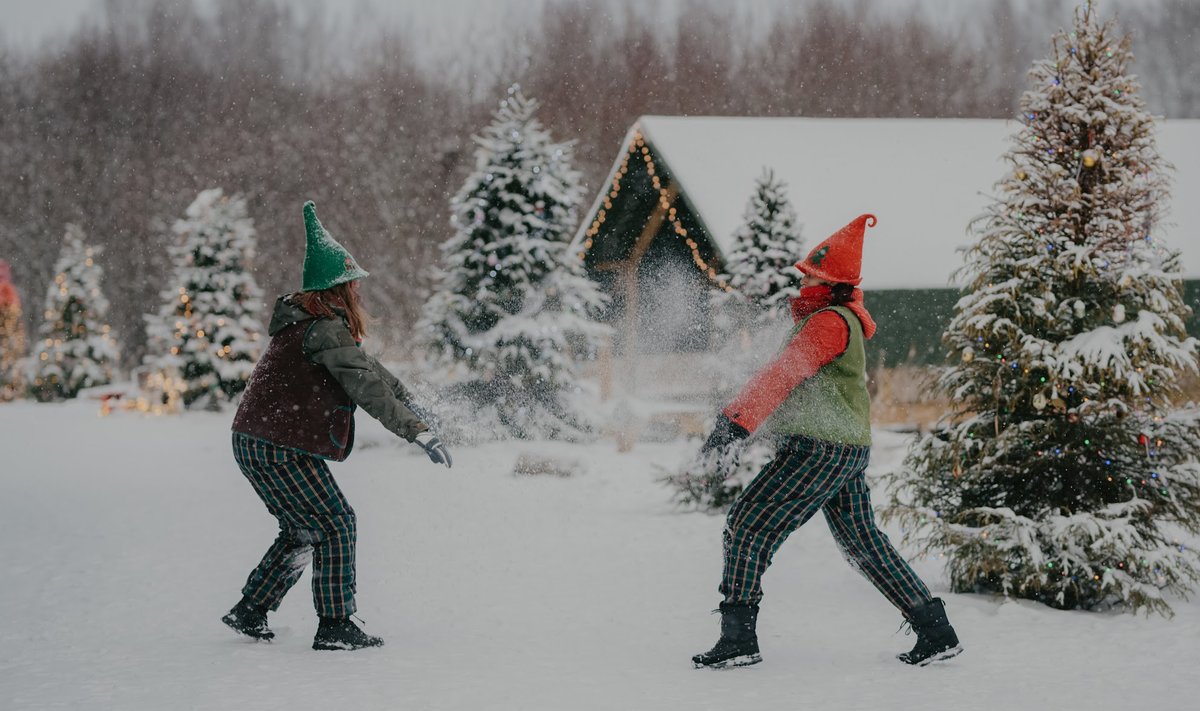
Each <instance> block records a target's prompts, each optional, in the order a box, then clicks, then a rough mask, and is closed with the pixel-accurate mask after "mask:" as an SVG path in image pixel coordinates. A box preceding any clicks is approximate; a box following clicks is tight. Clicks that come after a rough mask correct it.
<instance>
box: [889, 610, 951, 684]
mask: <svg viewBox="0 0 1200 711" xmlns="http://www.w3.org/2000/svg"><path fill="white" fill-rule="evenodd" d="M908 623H909V624H910V625H912V628H913V630H914V631H915V632H916V633H917V644H916V646H914V647H913V648H912V651H910V652H905V653H904V654H897V655H896V658H897V659H899V660H900V661H902V662H904V663H905V664H916V665H917V666H922V667H923V666H925V665H926V664H930V663H932V662H937V661H941V660H943V659H949V658H951V657H956V656H958V655H959V654H962V647H961V646H960V645H959V644H958V635H956V634H954V628H953V627H951V626H950V620H949V619H947V618H946V607H945V605H944V604H943V603H942V599H941V598H940V597H935V598H934V599H932V600H930V601H929V602H927V603H925V604H923V605H921V606H920V607H915V608H913V610H912V611H911V612H910V613H909V614H908Z"/></svg>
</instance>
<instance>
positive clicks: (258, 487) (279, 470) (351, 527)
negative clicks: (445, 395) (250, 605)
mask: <svg viewBox="0 0 1200 711" xmlns="http://www.w3.org/2000/svg"><path fill="white" fill-rule="evenodd" d="M233 456H234V459H236V460H237V463H238V466H239V467H241V470H242V473H243V474H245V475H246V478H247V479H249V480H250V485H251V486H253V487H254V491H255V493H257V494H258V498H260V499H262V502H263V503H264V504H266V505H267V511H269V512H271V515H272V516H274V517H275V518H276V519H278V520H279V535H278V537H276V538H275V542H274V543H272V544H271V547H270V548H269V549H267V553H266V555H264V556H263V559H262V561H261V562H260V563H259V564H258V567H257V568H255V569H254V571H253V572H251V573H250V577H249V578H248V579H247V580H246V585H245V587H243V588H242V594H243V595H245V596H246V597H247V598H249V599H250V600H252V601H254V602H256V603H258V604H259V605H262V606H264V607H267V608H269V609H271V610H277V609H279V603H280V602H282V601H283V596H284V595H285V594H287V591H288V590H289V589H290V588H291V587H292V586H293V585H295V584H296V581H297V580H299V579H300V575H301V574H302V573H303V572H304V569H305V568H307V567H308V564H309V561H311V562H312V564H313V573H312V590H313V604H314V606H315V607H316V608H317V614H318V615H322V616H325V617H348V616H350V615H351V614H353V612H354V610H355V605H354V589H355V588H354V543H355V534H356V531H355V517H354V509H352V508H350V504H349V503H348V502H347V501H346V497H345V496H343V495H342V491H341V489H339V488H338V485H337V482H335V481H334V480H333V475H332V474H331V473H330V472H329V467H328V466H327V465H326V464H325V462H324V461H322V460H321V459H318V458H316V457H313V456H311V455H308V454H304V453H303V452H297V451H295V450H291V449H286V448H284V447H277V446H275V445H273V444H271V443H270V442H265V441H263V440H260V439H255V438H253V437H248V436H246V435H243V434H238V433H236V432H235V433H234V435H233Z"/></svg>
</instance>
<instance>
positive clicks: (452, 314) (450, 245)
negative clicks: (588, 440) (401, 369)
mask: <svg viewBox="0 0 1200 711" xmlns="http://www.w3.org/2000/svg"><path fill="white" fill-rule="evenodd" d="M537 107H538V104H537V102H535V101H533V100H530V99H526V98H525V97H524V96H523V95H522V94H521V92H520V89H519V87H516V86H514V87H512V88H510V89H509V91H508V95H507V97H505V99H504V100H503V101H502V102H501V103H500V108H499V109H498V110H497V111H496V112H495V114H494V118H493V121H492V123H491V124H490V125H488V126H487V128H485V129H484V131H483V132H482V135H479V136H476V137H475V142H476V146H477V148H476V151H475V170H474V172H472V173H471V175H470V176H468V177H467V180H466V182H465V183H464V184H463V186H462V188H461V189H460V190H459V192H458V194H457V195H455V196H454V198H453V199H452V201H451V211H452V217H451V224H452V225H453V227H454V235H453V236H452V237H451V238H450V239H449V240H447V241H446V243H445V244H444V245H443V246H442V251H443V254H444V265H445V266H444V269H443V270H441V271H440V272H439V273H438V274H437V278H436V286H435V291H434V293H433V295H432V296H431V297H430V299H429V300H428V301H427V302H426V304H425V309H424V314H423V318H422V320H421V323H420V325H419V328H420V330H421V332H422V336H423V338H424V339H425V341H426V343H427V345H428V353H429V355H430V357H431V359H432V360H433V362H434V363H435V364H437V365H439V366H441V368H442V369H443V370H444V371H445V372H447V373H448V376H447V378H448V382H449V384H450V385H451V388H450V390H451V391H452V393H451V394H450V395H448V398H447V399H448V400H453V399H454V397H453V395H454V394H457V395H458V396H459V400H460V401H461V402H464V403H466V405H467V407H469V408H470V417H469V419H470V420H471V421H472V422H474V423H476V424H477V425H479V427H480V436H495V437H524V438H538V437H550V438H568V439H569V438H575V437H577V436H579V435H581V434H583V433H584V432H585V431H587V430H588V429H589V423H588V419H587V418H586V417H585V416H584V412H583V409H582V408H581V407H579V406H577V405H576V403H575V400H576V397H575V396H576V395H577V394H578V391H579V390H580V387H579V383H578V377H579V367H580V365H581V362H582V361H583V360H585V359H588V358H591V357H593V356H594V353H595V351H596V348H597V346H598V339H600V338H602V337H603V336H604V335H605V334H606V333H607V327H605V326H602V325H600V324H598V323H596V322H595V321H594V315H595V314H596V312H597V311H598V309H599V308H600V307H601V306H602V305H603V295H602V294H601V292H600V291H599V290H598V289H597V287H596V286H595V284H594V283H593V282H592V281H591V280H590V279H588V277H587V275H586V274H585V272H584V270H583V264H582V262H581V261H580V260H579V258H578V257H577V256H576V255H574V254H572V253H571V252H570V251H569V249H568V246H569V241H570V238H571V236H572V230H573V227H574V225H575V220H576V208H577V206H578V204H579V201H580V198H581V197H582V194H583V190H582V187H581V185H580V176H579V174H578V173H577V172H576V171H575V170H574V169H573V168H572V167H571V158H572V144H571V143H555V142H554V141H553V140H551V137H550V134H549V132H547V130H546V129H545V128H543V127H542V125H541V123H540V122H539V121H538V120H537V118H535V116H534V114H535V112H536V110H537Z"/></svg>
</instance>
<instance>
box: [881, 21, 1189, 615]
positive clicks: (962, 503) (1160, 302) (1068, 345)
mask: <svg viewBox="0 0 1200 711" xmlns="http://www.w3.org/2000/svg"><path fill="white" fill-rule="evenodd" d="M1129 44H1130V43H1129V39H1128V37H1118V36H1115V35H1114V27H1113V24H1112V23H1111V21H1110V22H1104V23H1101V22H1099V21H1098V20H1097V18H1096V16H1095V11H1094V10H1093V8H1092V4H1087V5H1085V6H1083V7H1081V8H1080V9H1079V10H1077V11H1076V15H1075V22H1074V28H1073V29H1072V30H1071V31H1069V32H1066V31H1064V32H1060V33H1058V34H1057V35H1056V36H1055V38H1054V42H1053V51H1052V53H1051V55H1050V57H1049V58H1048V59H1046V60H1044V61H1041V62H1038V63H1037V64H1035V65H1034V67H1033V69H1032V71H1031V72H1030V79H1031V81H1032V84H1033V86H1032V88H1031V89H1029V90H1028V91H1027V92H1026V93H1025V94H1024V96H1023V97H1022V98H1021V102H1020V108H1021V122H1022V124H1023V126H1022V127H1021V128H1020V129H1019V130H1018V131H1017V133H1016V135H1015V137H1014V139H1013V143H1014V146H1013V148H1012V149H1011V150H1010V151H1009V153H1008V154H1007V156H1006V158H1007V162H1008V163H1009V164H1010V165H1011V172H1010V173H1009V174H1008V175H1006V176H1005V177H1004V178H1003V179H1002V180H1001V181H1000V182H999V183H998V184H997V189H998V190H999V192H1000V195H999V196H998V197H997V198H996V199H995V200H994V201H993V202H992V204H991V205H990V207H989V208H988V209H987V211H986V213H985V214H984V215H982V216H981V218H980V219H979V220H978V221H977V222H976V223H974V225H973V226H972V229H973V231H974V234H975V236H976V238H977V241H976V242H975V244H974V245H973V246H972V247H971V248H970V250H969V251H968V262H967V264H966V266H965V268H964V273H965V275H966V277H967V281H966V283H967V284H968V286H967V287H966V289H965V290H964V293H963V295H962V297H961V299H960V300H959V302H958V304H957V306H956V312H955V315H954V318H953V320H952V321H951V323H950V325H949V326H948V328H947V330H946V332H945V336H944V341H945V344H946V345H947V346H948V348H949V350H950V351H951V354H950V357H951V362H952V363H953V364H952V365H950V366H949V367H948V368H947V369H946V370H945V371H944V373H943V374H942V376H941V378H940V381H939V387H940V389H941V392H942V394H943V396H945V397H947V398H948V399H949V401H950V402H952V403H953V405H952V407H953V413H952V414H951V415H950V416H949V417H947V418H946V419H945V420H944V421H943V422H942V423H941V425H940V427H939V429H937V430H935V431H933V432H931V433H930V434H928V435H926V436H924V437H922V438H921V439H920V440H918V441H917V442H916V443H915V445H914V447H913V448H912V450H911V451H910V453H909V456H908V458H907V460H906V461H905V464H904V467H903V468H902V469H901V470H900V471H899V472H898V473H897V474H896V475H895V481H894V482H893V483H895V484H897V485H898V486H897V489H896V498H895V499H894V500H893V502H892V505H891V506H890V507H889V510H888V513H889V515H891V516H895V517H898V518H899V519H900V520H901V522H902V523H903V524H904V525H905V527H906V539H907V540H908V541H909V542H912V543H916V544H917V545H918V546H919V548H920V549H921V551H922V552H923V553H931V552H939V551H940V552H944V553H945V554H946V556H947V557H948V560H949V566H948V569H949V575H950V579H951V584H952V586H953V588H954V590H955V591H961V592H974V591H978V592H994V593H1004V594H1007V595H1012V596H1017V597H1023V598H1029V599H1033V600H1039V601H1042V602H1044V603H1046V604H1048V605H1051V606H1054V607H1059V608H1065V609H1104V608H1110V607H1120V608H1126V609H1135V610H1136V609H1139V608H1144V609H1148V610H1154V611H1158V612H1163V613H1169V611H1170V607H1169V603H1168V595H1169V594H1171V593H1181V592H1184V591H1186V590H1188V589H1189V587H1190V585H1191V584H1192V583H1193V582H1194V581H1196V580H1197V556H1196V553H1195V552H1194V551H1193V550H1191V549H1189V548H1188V547H1187V545H1186V541H1181V540H1180V539H1179V536H1181V535H1183V534H1184V533H1185V532H1192V533H1195V532H1197V531H1200V462H1197V449H1196V442H1197V441H1200V424H1198V421H1197V418H1196V416H1195V414H1194V413H1193V414H1191V415H1188V414H1187V413H1183V412H1180V411H1175V410H1173V400H1174V398H1175V397H1176V396H1177V395H1178V392H1177V389H1178V386H1177V383H1178V382H1179V379H1180V376H1181V375H1183V374H1185V373H1187V372H1189V371H1191V372H1195V370H1196V368H1197V342H1196V340H1195V339H1191V338H1188V337H1187V335H1186V333H1185V331H1184V321H1183V320H1184V318H1185V317H1186V315H1187V313H1188V309H1187V307H1186V306H1185V305H1184V303H1183V301H1182V298H1181V293H1180V273H1179V270H1180V262H1179V255H1178V253H1177V252H1174V251H1172V250H1171V249H1170V248H1169V247H1168V246H1167V245H1165V244H1163V243H1162V240H1161V238H1160V231H1159V230H1160V225H1161V224H1162V221H1163V219H1164V214H1163V209H1164V206H1165V205H1166V202H1167V196H1168V186H1169V178H1168V171H1169V168H1170V166H1169V165H1168V164H1167V163H1165V162H1164V161H1163V160H1162V158H1160V156H1159V154H1158V151H1157V149H1156V147H1155V123H1154V120H1153V119H1152V117H1151V116H1150V115H1149V114H1148V113H1147V112H1146V109H1145V106H1144V104H1143V101H1142V99H1141V97H1140V96H1139V93H1138V92H1139V87H1138V84H1137V82H1136V80H1135V79H1134V78H1133V77H1132V76H1131V75H1130V74H1129V73H1128V67H1129V64H1130V61H1131V55H1130V47H1129Z"/></svg>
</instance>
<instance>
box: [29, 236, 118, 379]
mask: <svg viewBox="0 0 1200 711" xmlns="http://www.w3.org/2000/svg"><path fill="white" fill-rule="evenodd" d="M99 253H100V249H99V248H98V247H90V246H88V245H86V244H84V235H83V230H82V229H81V228H80V227H79V226H78V225H67V227H66V235H65V236H64V237H63V244H62V251H61V252H59V256H58V261H57V262H56V263H55V264H54V274H55V276H54V281H53V283H51V284H50V286H49V287H48V288H47V289H46V303H45V306H44V308H43V313H42V316H43V320H42V325H41V327H40V328H39V329H38V342H37V355H36V356H35V357H34V358H33V359H32V360H31V361H30V372H29V391H30V394H32V395H33V396H34V397H35V398H37V399H38V400H40V401H42V402H49V401H53V400H67V399H70V398H73V397H75V395H76V394H78V393H79V391H80V390H82V389H84V388H90V387H95V386H97V385H106V384H108V383H111V382H112V380H113V368H114V367H115V366H116V364H117V359H118V354H119V351H118V348H117V344H116V342H115V341H114V340H113V337H112V333H111V329H110V327H109V325H108V324H107V323H105V317H106V316H107V315H108V299H106V298H104V294H103V292H101V290H100V283H101V281H102V280H103V279H104V270H103V269H102V268H101V267H100V265H99V264H98V263H97V262H96V259H95V257H96V256H97V255H99Z"/></svg>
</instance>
